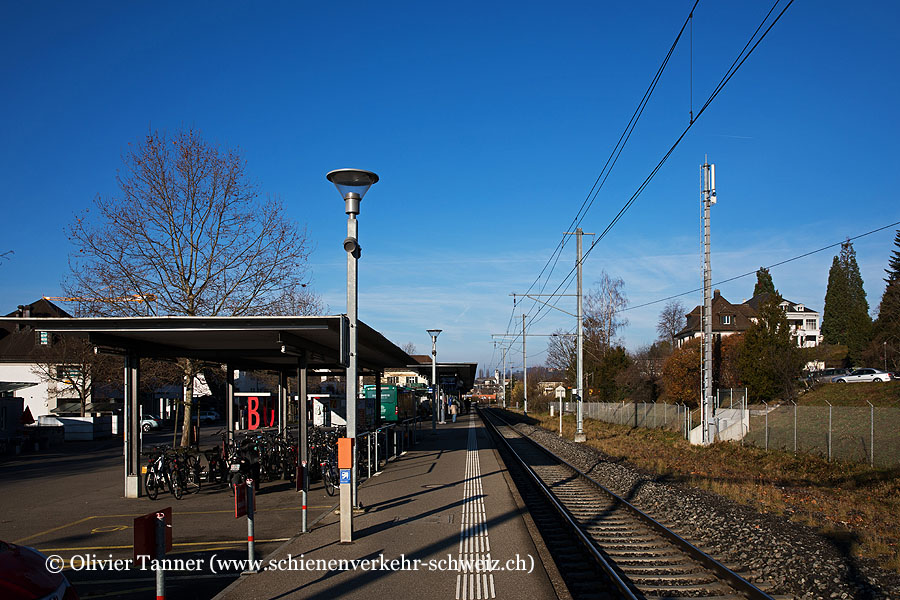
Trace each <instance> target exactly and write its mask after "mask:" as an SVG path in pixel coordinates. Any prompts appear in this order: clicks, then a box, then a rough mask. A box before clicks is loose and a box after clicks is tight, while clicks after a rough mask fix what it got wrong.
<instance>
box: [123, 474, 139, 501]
mask: <svg viewBox="0 0 900 600" xmlns="http://www.w3.org/2000/svg"><path fill="white" fill-rule="evenodd" d="M125 497H126V498H140V497H141V477H140V475H126V476H125Z"/></svg>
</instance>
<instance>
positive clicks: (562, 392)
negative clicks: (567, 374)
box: [555, 385, 566, 437]
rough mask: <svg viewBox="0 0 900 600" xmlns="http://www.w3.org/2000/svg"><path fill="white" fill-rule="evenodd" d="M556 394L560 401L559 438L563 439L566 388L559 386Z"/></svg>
mask: <svg viewBox="0 0 900 600" xmlns="http://www.w3.org/2000/svg"><path fill="white" fill-rule="evenodd" d="M555 392H556V397H557V398H558V399H559V437H562V413H563V399H564V398H565V397H566V388H564V387H563V386H561V385H560V386H557V387H556V389H555Z"/></svg>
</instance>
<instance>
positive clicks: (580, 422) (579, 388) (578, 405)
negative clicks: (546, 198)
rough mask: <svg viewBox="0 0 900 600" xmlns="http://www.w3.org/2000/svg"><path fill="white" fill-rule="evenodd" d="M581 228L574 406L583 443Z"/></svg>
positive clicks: (577, 237)
mask: <svg viewBox="0 0 900 600" xmlns="http://www.w3.org/2000/svg"><path fill="white" fill-rule="evenodd" d="M583 235H584V234H583V232H582V231H581V227H578V228H576V229H575V242H576V246H577V249H578V262H577V267H578V382H577V383H576V384H575V385H576V386H577V389H576V390H575V392H576V393H577V394H578V400H577V402H576V404H575V410H576V411H577V414H576V418H575V441H576V442H583V441H585V440H586V439H587V438H586V437H585V435H584V393H583V390H584V313H583V312H582V310H583V309H582V306H583V302H582V293H581V289H582V287H581V239H582V237H583Z"/></svg>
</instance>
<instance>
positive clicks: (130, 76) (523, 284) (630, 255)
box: [0, 0, 900, 369]
mask: <svg viewBox="0 0 900 600" xmlns="http://www.w3.org/2000/svg"><path fill="white" fill-rule="evenodd" d="M691 4H692V3H691V2H688V1H654V2H650V1H646V2H641V1H637V2H628V3H598V2H563V3H546V2H515V3H512V2H492V3H491V2H488V3H485V2H477V3H476V2H458V3H454V4H452V5H439V4H436V3H427V2H386V3H368V2H341V3H324V2H323V3H288V2H283V3H281V2H269V3H257V4H252V3H246V2H219V3H215V4H210V3H167V2H153V3H149V2H129V3H121V2H89V3H75V4H73V3H63V2H57V3H50V2H30V3H4V4H3V5H2V7H0V74H2V82H3V84H2V87H3V93H2V95H0V107H2V111H0V119H2V126H0V130H2V132H3V135H2V141H0V181H2V182H3V186H2V188H0V199H2V200H0V202H2V206H3V214H4V215H5V216H6V219H5V225H6V226H5V227H4V228H3V229H4V235H3V240H2V248H0V250H7V249H9V250H13V251H14V252H15V254H14V255H12V256H11V257H10V259H9V260H6V261H4V262H3V263H2V265H0V311H3V313H6V312H9V311H12V310H13V309H14V308H15V306H16V305H17V304H20V303H22V302H30V301H32V300H34V299H36V298H38V297H40V296H41V295H56V294H58V293H59V292H60V287H59V283H60V281H61V280H62V278H63V277H64V276H65V274H66V271H67V259H66V257H67V255H68V253H69V252H70V251H71V246H70V245H69V244H68V242H67V240H66V237H65V235H64V228H65V226H66V224H67V223H68V222H69V221H70V220H71V218H72V216H73V215H74V214H75V213H77V212H80V211H82V210H83V209H85V208H88V207H89V206H90V204H91V202H92V199H93V198H94V197H96V196H97V195H98V194H100V195H104V196H106V195H110V194H114V193H115V192H116V187H115V173H116V169H117V168H118V167H119V166H120V165H121V154H122V151H123V149H124V148H125V147H126V145H127V144H128V142H134V141H137V140H139V139H140V138H141V137H142V136H143V135H144V134H145V133H146V132H147V131H148V130H149V129H150V128H154V129H155V128H159V129H166V130H169V131H171V130H174V129H176V128H178V127H180V126H182V125H186V126H193V127H196V128H198V129H200V130H202V132H203V134H204V135H205V136H206V137H207V138H209V139H212V140H217V141H219V142H221V143H223V144H226V145H230V146H237V147H240V148H241V149H242V151H243V152H244V155H245V157H246V159H247V162H248V171H249V172H250V173H251V174H252V175H253V177H254V178H255V179H256V180H257V181H258V182H259V184H260V187H261V189H262V190H263V191H265V192H267V193H271V194H275V195H278V196H279V197H280V198H281V199H282V200H283V201H284V203H285V205H286V206H287V207H288V211H289V213H290V215H291V217H293V218H294V219H296V220H297V221H298V222H300V223H302V224H304V225H305V226H306V227H307V230H308V232H309V235H310V238H311V240H312V241H313V243H314V247H315V250H314V253H313V255H312V259H311V264H310V267H311V270H312V287H313V289H314V291H315V292H317V293H318V294H320V295H321V296H322V298H323V299H324V301H325V302H326V303H327V304H328V306H329V308H330V312H332V313H339V312H343V311H344V310H345V306H346V305H345V291H344V285H345V264H346V262H345V254H344V251H343V249H342V246H341V243H342V241H343V238H344V235H345V232H346V216H345V215H344V213H343V203H342V201H341V199H340V198H339V196H338V194H337V192H336V191H335V190H334V188H333V187H332V186H331V184H329V183H328V182H327V181H326V180H325V173H327V172H328V171H330V170H332V169H335V168H341V167H357V168H363V169H370V170H373V171H375V172H377V173H378V174H379V175H380V177H381V181H380V182H379V183H378V184H377V185H376V186H374V187H373V188H372V189H371V190H370V192H369V194H368V195H367V196H366V197H365V199H364V201H363V204H362V213H361V215H360V242H361V244H362V246H363V258H362V261H361V262H360V318H361V319H363V320H364V321H365V322H367V323H368V324H370V325H372V326H373V327H375V328H376V329H378V330H380V331H382V332H383V333H385V334H386V335H387V336H388V337H389V338H390V339H391V340H393V341H394V342H396V343H397V344H400V345H402V344H404V343H406V342H413V343H414V344H415V345H416V346H417V347H418V350H419V351H420V352H422V353H426V352H427V351H428V350H429V338H428V336H427V334H426V333H425V330H426V329H428V328H441V329H443V330H444V333H442V334H441V337H440V338H439V356H440V359H441V360H451V361H477V362H478V363H479V364H480V365H481V366H485V367H488V368H491V369H492V368H494V367H495V366H496V364H497V362H498V360H499V356H500V354H499V352H498V351H496V350H495V348H494V346H493V345H492V341H491V334H493V333H502V332H505V331H506V330H507V326H508V324H509V323H510V322H512V323H513V326H515V325H516V324H519V325H520V324H521V318H520V317H519V316H518V315H519V314H520V312H519V309H517V311H516V313H515V316H512V315H513V313H512V298H510V297H509V294H510V293H511V292H519V293H521V292H524V291H525V290H526V289H527V288H528V287H529V285H530V284H531V283H532V282H534V281H535V279H536V278H537V276H538V273H539V272H540V270H541V268H542V267H543V266H544V264H545V263H546V261H547V259H548V258H549V257H550V255H551V253H552V252H553V250H554V248H555V247H556V245H557V242H558V241H559V239H560V236H561V234H562V232H563V231H565V230H566V229H567V227H569V225H570V223H571V221H572V219H573V217H574V216H575V214H576V212H577V210H578V207H579V206H580V205H581V203H582V201H583V200H584V198H585V197H586V195H587V193H588V191H589V190H590V188H591V185H592V184H593V182H594V180H595V179H596V177H597V175H598V174H599V173H600V170H601V168H602V167H603V164H604V162H605V161H606V158H607V156H608V155H609V153H610V151H611V150H612V147H613V146H614V144H615V142H616V140H617V139H618V137H619V134H620V132H621V131H622V129H623V127H624V126H625V124H626V123H627V121H628V119H629V118H630V116H631V113H632V111H633V110H634V108H635V106H636V105H637V102H638V101H639V100H640V98H641V96H642V95H643V93H644V90H645V89H646V88H647V85H648V84H649V82H650V79H651V77H652V76H653V74H654V73H655V71H656V69H657V67H658V66H659V64H660V62H661V61H662V59H663V57H664V56H665V53H666V52H667V51H668V49H669V47H670V45H671V43H672V41H673V40H674V38H675V35H676V33H677V32H678V30H679V28H680V27H681V24H682V23H683V21H684V19H685V17H686V16H687V13H688V11H689V10H690V6H691ZM782 4H783V2H782ZM770 6H771V4H770V3H768V2H757V1H746V2H737V1H729V2H713V1H711V0H702V1H701V2H700V4H699V6H698V8H697V10H696V12H695V16H694V22H693V32H692V36H690V37H686V38H685V39H684V40H683V41H682V43H680V44H679V46H678V47H677V49H676V51H675V53H674V55H673V56H672V59H671V61H670V64H669V66H668V68H667V70H666V71H665V73H664V74H663V77H662V79H661V81H660V83H659V86H658V88H657V90H656V92H655V93H654V95H653V97H652V98H651V100H650V103H649V105H648V107H647V109H646V111H645V112H644V115H643V117H642V119H641V121H640V123H639V124H638V126H637V128H636V129H635V131H634V134H633V135H632V138H631V140H630V141H629V143H628V146H627V147H626V149H625V151H624V153H623V154H622V156H621V158H620V159H619V162H618V163H617V164H616V166H615V169H614V170H613V171H612V174H611V175H610V177H609V179H608V181H607V182H606V185H605V187H604V188H603V190H602V191H601V193H600V194H599V195H598V197H597V200H596V201H595V203H594V205H593V207H592V209H591V210H590V212H589V213H588V214H587V216H586V217H585V219H584V220H583V222H582V227H583V228H584V230H585V231H588V232H599V231H603V229H604V228H605V227H606V226H607V224H608V223H609V222H610V220H611V219H612V218H613V217H614V216H615V214H616V212H618V210H619V209H620V208H621V207H622V205H623V204H624V203H625V201H626V200H627V199H628V198H629V197H630V196H631V195H632V193H634V191H635V190H636V189H637V188H638V186H639V185H640V183H641V182H642V181H643V179H644V177H646V176H647V174H648V173H649V172H650V170H651V169H652V168H653V167H654V166H655V165H656V163H657V161H658V160H659V159H660V158H661V157H662V155H663V154H664V153H665V152H666V151H667V150H668V148H669V147H670V145H671V144H672V143H673V142H674V140H675V139H676V138H677V136H678V135H679V134H680V133H681V131H682V130H683V128H684V127H685V126H686V125H687V123H688V119H689V111H690V110H691V97H692V96H693V108H694V110H695V111H696V110H697V108H698V106H699V104H700V103H701V102H702V99H705V98H706V97H707V96H708V95H709V93H710V92H711V91H712V89H713V88H714V86H715V85H716V83H717V82H718V80H719V79H720V78H721V76H722V75H723V74H724V73H725V71H726V69H727V68H728V67H729V65H730V64H731V62H732V61H733V60H734V57H735V56H736V55H737V53H738V52H739V51H740V49H741V47H742V46H743V45H744V43H745V42H746V40H747V39H748V38H749V37H750V35H751V33H752V32H753V30H754V29H755V28H756V26H757V25H758V24H759V22H760V21H761V20H762V18H763V16H764V15H765V13H766V12H767V11H768V9H769V7H770ZM898 29H900V5H898V4H897V3H895V2H892V1H884V2H861V3H854V4H853V5H852V6H850V5H847V4H846V3H840V2H836V1H829V2H809V1H801V0H798V1H797V2H795V3H794V4H793V5H792V6H791V7H790V8H789V9H788V11H787V13H786V14H785V16H784V17H783V18H782V20H781V21H780V22H779V23H778V24H777V25H775V27H774V29H773V30H772V32H771V33H770V34H769V35H768V37H767V38H766V39H765V40H764V41H763V42H762V43H761V44H760V46H759V48H758V49H757V50H756V51H755V53H754V54H753V55H752V56H751V57H750V58H749V60H748V61H747V62H746V63H745V64H744V65H743V67H742V68H741V69H740V71H738V73H737V74H736V75H735V77H734V78H733V79H732V80H731V81H730V82H729V84H728V85H727V86H726V88H725V89H724V91H723V92H722V93H721V94H720V95H719V96H718V98H717V99H716V100H715V102H714V103H713V104H712V105H711V106H710V108H709V109H708V110H707V111H706V113H705V114H704V115H703V116H702V117H701V119H700V120H699V121H698V122H697V123H696V124H695V125H694V127H693V128H692V129H691V131H690V132H689V133H688V135H687V136H686V137H685V139H684V141H683V142H682V143H681V145H680V146H679V147H678V148H677V149H676V151H675V153H674V154H673V155H672V157H671V158H670V159H669V161H668V162H667V163H666V164H665V166H664V167H663V168H662V169H661V170H660V172H659V173H658V175H657V176H656V178H655V179H654V180H653V181H652V182H651V183H650V185H649V186H648V187H647V189H646V190H645V191H644V192H643V194H642V195H641V196H640V197H639V198H638V199H637V201H636V202H635V203H634V205H633V206H632V207H631V209H630V210H629V211H628V212H627V213H626V214H625V216H624V218H623V219H622V220H621V221H620V222H619V223H618V224H617V225H616V226H615V227H614V228H613V229H612V230H611V232H610V233H609V235H608V236H607V237H606V238H605V239H604V240H603V241H601V242H600V243H598V245H597V246H596V248H595V249H594V251H593V252H592V254H591V255H590V257H589V258H588V259H587V261H586V262H585V282H586V285H587V286H590V285H592V284H593V282H594V281H596V280H597V278H598V277H599V274H600V272H601V271H602V270H605V271H607V272H609V273H610V274H612V275H614V276H617V277H621V278H622V279H623V280H624V282H625V292H626V294H627V296H628V299H629V301H630V303H631V304H632V305H638V304H643V303H646V302H651V301H654V300H657V299H660V298H664V297H666V296H670V295H674V294H678V293H681V292H684V291H687V290H691V289H694V288H697V287H700V285H701V282H702V274H701V270H700V266H701V254H700V201H699V200H700V194H699V165H700V164H701V163H702V162H703V159H704V156H705V155H708V156H709V160H710V162H714V163H716V166H717V175H718V182H717V183H718V195H719V202H718V204H717V205H716V206H715V207H714V208H713V223H712V240H713V257H712V265H713V276H714V280H720V279H726V278H729V277H732V276H735V275H738V274H741V273H744V272H748V271H753V270H755V269H756V268H758V267H759V266H761V265H769V264H773V263H775V262H779V261H781V260H784V259H786V258H790V257H793V256H796V255H799V254H802V253H804V252H807V251H810V250H813V249H816V248H820V247H822V246H825V245H827V244H830V243H834V242H838V241H840V240H841V239H843V238H845V237H847V236H855V235H858V234H861V233H864V232H866V231H870V230H872V229H875V228H878V227H881V226H884V225H887V224H889V223H892V222H895V221H898V220H900V210H898V208H897V207H898V206H900V203H898V201H897V192H896V190H897V189H898V172H900V170H898V168H897V162H898V158H900V157H898V145H897V141H896V140H897V139H898V138H900V135H898V134H900V131H898V129H900V127H898V118H897V112H896V111H897V107H898V106H900V97H898V96H900V89H898V87H900V79H898V77H897V64H898V58H900V56H898V55H900V52H898V44H897V38H896V31H897V30H898ZM691 38H692V44H691V43H689V41H690V39H691ZM691 49H692V51H691ZM691 55H693V56H692V58H691ZM691 75H692V77H691ZM691 79H692V81H693V84H692V85H691ZM894 233H895V228H891V229H888V230H885V231H882V232H880V233H877V234H874V235H871V236H868V237H865V238H862V239H860V240H858V241H856V242H855V247H856V250H857V259H858V261H859V264H860V267H861V270H862V275H863V278H864V281H865V284H866V291H867V293H868V296H869V303H870V305H872V306H873V308H874V306H876V305H877V303H878V301H879V299H880V297H881V293H882V291H883V286H884V284H883V282H882V280H881V278H882V276H883V271H882V269H883V268H884V267H885V266H886V263H887V258H888V256H889V254H890V251H891V249H892V243H893V237H894ZM574 252H575V249H574V244H568V245H567V246H566V248H565V250H564V252H563V255H562V258H561V260H560V263H559V265H558V266H557V267H556V269H555V270H554V271H553V275H552V276H551V277H550V280H549V283H548V286H549V287H548V291H549V290H552V289H555V288H556V286H557V285H558V284H559V282H560V281H562V278H563V277H564V275H565V274H566V273H568V271H569V269H570V268H571V266H572V265H573V263H574V258H575V257H574ZM836 253H837V249H834V250H830V251H826V252H822V253H819V254H816V255H814V256H811V257H809V258H805V259H802V260H799V261H795V262H793V263H790V264H789V265H785V266H783V267H778V268H776V269H774V270H773V272H772V274H773V277H774V281H775V285H776V287H778V288H779V290H780V291H781V292H782V293H783V294H784V295H785V297H787V298H788V299H790V300H793V301H795V302H802V303H804V304H806V305H808V306H810V307H812V308H814V309H817V310H821V309H822V307H823V301H824V295H825V286H826V282H827V275H828V268H829V266H830V265H831V260H832V257H833V256H834V255H835V254H836ZM753 284H754V278H752V277H749V278H745V279H741V280H738V281H734V282H731V283H727V284H724V285H721V286H720V287H721V290H722V293H723V295H725V296H726V297H727V298H728V299H729V300H732V301H740V300H742V299H743V298H747V297H749V296H750V294H751V293H752V288H753ZM683 301H684V303H685V304H686V305H687V306H688V308H690V307H693V306H694V305H695V304H697V303H698V302H699V301H700V295H699V294H692V295H690V296H687V297H685V298H683ZM567 303H568V306H567ZM560 306H563V307H565V308H567V309H569V310H571V309H572V308H573V307H574V304H573V301H572V299H564V300H562V301H561V303H560ZM522 307H524V308H525V310H526V312H528V313H529V314H531V315H534V314H535V308H534V307H533V306H532V305H531V303H528V302H526V303H525V304H524V305H522ZM520 308H521V307H520ZM661 308H662V305H661V304H658V305H653V306H649V307H647V308H643V309H635V310H631V311H628V313H627V317H628V319H629V325H628V326H627V327H626V328H625V329H624V330H623V331H622V338H623V340H624V342H625V343H626V345H627V346H628V347H629V348H631V349H636V348H638V347H640V346H642V345H645V344H649V343H650V342H652V341H653V339H654V338H655V337H656V333H655V323H656V320H657V317H658V314H659V311H660V309H661ZM550 312H553V311H543V312H542V313H541V316H540V317H539V320H538V321H537V322H536V323H535V324H534V326H533V328H532V329H531V330H530V333H549V332H551V331H553V330H554V329H557V328H567V329H568V328H571V327H573V326H574V322H573V321H574V319H572V318H571V317H567V316H566V315H564V314H563V313H557V314H549V313H550ZM545 314H546V316H544V315H545ZM545 343H546V341H545V340H543V339H541V338H533V339H530V340H529V352H528V354H529V364H534V363H540V362H542V361H543V359H544V356H545V355H544V354H543V350H544V347H545ZM519 348H520V345H519V344H517V345H516V347H515V349H514V350H513V351H511V352H510V354H509V358H510V363H511V364H521V352H520V351H519Z"/></svg>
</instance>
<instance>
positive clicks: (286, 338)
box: [0, 315, 414, 371]
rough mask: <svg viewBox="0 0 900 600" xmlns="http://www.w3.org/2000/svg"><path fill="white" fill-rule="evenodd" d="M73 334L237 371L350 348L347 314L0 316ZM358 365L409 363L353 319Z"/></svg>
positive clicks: (334, 357)
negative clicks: (231, 368) (90, 316)
mask: <svg viewBox="0 0 900 600" xmlns="http://www.w3.org/2000/svg"><path fill="white" fill-rule="evenodd" d="M4 325H5V326H12V327H14V326H15V325H20V326H23V327H31V328H33V329H34V330H35V331H48V332H50V333H59V334H68V335H77V336H79V337H83V338H85V339H88V340H89V341H90V342H91V343H92V344H94V345H95V346H98V347H99V348H101V349H104V350H108V351H112V352H128V353H134V354H136V355H138V356H142V357H147V358H193V359H197V360H202V361H207V362H213V363H227V364H229V365H231V366H232V367H233V368H235V369H260V370H275V371H279V370H287V369H291V368H294V367H296V366H297V361H298V358H299V357H300V356H302V355H303V354H304V353H305V354H306V356H307V360H308V363H307V364H308V367H309V368H313V369H315V368H326V369H327V368H332V369H342V368H344V366H345V365H346V364H347V361H348V356H349V354H348V352H349V320H348V319H347V316H346V315H334V316H314V317H269V316H264V317H98V318H21V317H20V318H10V317H6V318H0V326H4ZM357 345H358V352H359V359H358V364H359V366H360V368H361V369H365V370H371V371H375V370H381V369H384V368H387V367H402V366H405V365H408V364H410V363H411V362H413V360H414V359H412V358H411V357H410V356H409V355H408V354H407V353H406V352H404V351H403V350H402V349H400V348H399V347H398V346H396V345H394V344H393V343H392V342H390V341H389V340H388V339H387V338H385V337H384V336H383V335H381V334H380V333H378V332H377V331H375V330H374V329H372V328H371V327H369V326H368V325H366V324H365V323H362V322H359V327H358V340H357Z"/></svg>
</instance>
